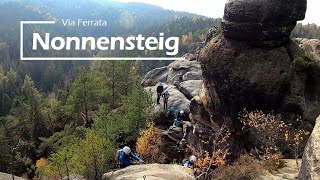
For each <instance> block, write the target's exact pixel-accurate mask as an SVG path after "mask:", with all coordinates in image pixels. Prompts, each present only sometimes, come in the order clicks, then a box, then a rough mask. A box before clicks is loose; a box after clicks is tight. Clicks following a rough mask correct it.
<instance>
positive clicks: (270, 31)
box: [190, 0, 320, 152]
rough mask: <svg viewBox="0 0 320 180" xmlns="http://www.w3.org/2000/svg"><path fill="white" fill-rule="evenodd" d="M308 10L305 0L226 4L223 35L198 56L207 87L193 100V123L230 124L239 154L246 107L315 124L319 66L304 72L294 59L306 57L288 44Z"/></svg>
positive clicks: (312, 63) (215, 126)
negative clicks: (296, 26)
mask: <svg viewBox="0 0 320 180" xmlns="http://www.w3.org/2000/svg"><path fill="white" fill-rule="evenodd" d="M305 11H306V0H271V1H270V0H229V1H227V3H226V7H225V15H224V19H223V21H222V34H220V35H218V36H217V37H215V38H214V39H212V40H211V41H210V42H209V43H208V44H207V45H206V46H205V47H204V48H203V49H202V50H201V52H200V57H199V60H200V63H201V68H202V74H203V81H204V83H203V86H202V88H201V89H200V91H199V92H200V93H199V96H195V97H194V98H193V99H192V100H191V108H190V112H191V115H190V117H191V119H192V121H194V122H197V123H200V124H202V125H205V126H206V127H210V128H211V129H216V130H218V129H219V127H221V126H222V124H227V125H228V127H229V131H230V132H231V133H232V137H231V138H232V139H231V140H230V143H231V144H232V145H231V149H233V150H234V151H237V152H239V151H240V149H239V148H241V147H243V146H242V145H241V144H242V143H243V137H241V127H242V125H241V123H240V122H239V120H238V114H239V112H241V111H242V110H243V109H244V108H246V109H247V110H248V111H252V110H257V109H258V110H263V111H267V112H270V111H273V112H275V113H281V114H298V115H301V116H302V117H303V118H304V119H307V120H311V121H312V120H314V119H315V118H316V117H317V116H318V115H319V114H320V96H319V94H320V85H319V83H320V80H319V78H318V77H320V76H319V73H320V66H319V63H317V62H316V61H315V60H310V61H309V60H308V62H307V61H306V63H309V65H310V66H306V67H300V66H299V63H297V62H296V59H297V58H299V57H305V53H304V52H303V51H302V50H301V48H300V47H299V46H298V45H297V44H296V43H294V42H293V41H291V40H290V33H291V31H292V29H293V28H294V27H295V25H296V22H297V21H298V20H302V19H303V18H304V15H305ZM300 59H301V58H300ZM303 63H305V62H303Z"/></svg>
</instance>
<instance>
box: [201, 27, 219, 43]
mask: <svg viewBox="0 0 320 180" xmlns="http://www.w3.org/2000/svg"><path fill="white" fill-rule="evenodd" d="M215 33H216V29H213V28H210V29H209V31H208V33H207V35H206V40H205V43H204V45H207V43H208V42H209V41H210V40H211V39H212V38H213V36H214V34H215Z"/></svg>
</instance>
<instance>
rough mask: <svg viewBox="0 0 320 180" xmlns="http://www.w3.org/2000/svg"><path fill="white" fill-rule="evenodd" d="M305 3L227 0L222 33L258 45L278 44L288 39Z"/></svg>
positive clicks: (275, 0)
mask: <svg viewBox="0 0 320 180" xmlns="http://www.w3.org/2000/svg"><path fill="white" fill-rule="evenodd" d="M306 5H307V3H306V0H228V1H227V3H226V6H225V12H224V18H223V22H222V29H223V34H224V36H225V37H226V38H227V39H235V40H241V41H249V42H251V44H254V45H258V46H264V45H268V46H280V45H282V44H284V43H286V42H288V41H289V37H290V33H291V31H292V30H293V29H294V27H295V25H296V22H297V21H298V20H303V19H304V17H305V12H306Z"/></svg>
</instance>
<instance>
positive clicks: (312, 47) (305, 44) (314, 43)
mask: <svg viewBox="0 0 320 180" xmlns="http://www.w3.org/2000/svg"><path fill="white" fill-rule="evenodd" d="M297 40H298V41H299V46H300V47H301V48H302V49H303V50H304V52H305V54H306V55H307V56H308V57H310V58H311V59H314V60H315V61H317V62H318V63H320V40H319V39H301V38H299V39H297Z"/></svg>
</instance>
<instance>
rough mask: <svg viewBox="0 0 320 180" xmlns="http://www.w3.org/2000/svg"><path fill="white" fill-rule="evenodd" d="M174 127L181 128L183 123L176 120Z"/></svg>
mask: <svg viewBox="0 0 320 180" xmlns="http://www.w3.org/2000/svg"><path fill="white" fill-rule="evenodd" d="M173 126H174V127H181V126H182V121H181V120H180V119H175V120H174V122H173Z"/></svg>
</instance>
